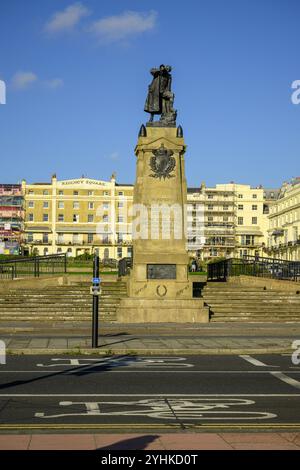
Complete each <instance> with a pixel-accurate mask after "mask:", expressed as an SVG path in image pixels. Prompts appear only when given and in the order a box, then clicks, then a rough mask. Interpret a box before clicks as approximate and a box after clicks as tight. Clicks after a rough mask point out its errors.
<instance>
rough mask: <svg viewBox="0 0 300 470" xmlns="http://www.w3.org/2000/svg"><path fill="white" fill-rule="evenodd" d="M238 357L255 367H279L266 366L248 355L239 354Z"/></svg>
mask: <svg viewBox="0 0 300 470" xmlns="http://www.w3.org/2000/svg"><path fill="white" fill-rule="evenodd" d="M239 357H241V358H242V359H245V361H247V362H250V364H252V365H254V366H257V367H279V366H269V365H268V364H265V363H264V362H261V361H259V360H258V359H255V358H254V357H252V356H249V355H248V354H240V355H239Z"/></svg>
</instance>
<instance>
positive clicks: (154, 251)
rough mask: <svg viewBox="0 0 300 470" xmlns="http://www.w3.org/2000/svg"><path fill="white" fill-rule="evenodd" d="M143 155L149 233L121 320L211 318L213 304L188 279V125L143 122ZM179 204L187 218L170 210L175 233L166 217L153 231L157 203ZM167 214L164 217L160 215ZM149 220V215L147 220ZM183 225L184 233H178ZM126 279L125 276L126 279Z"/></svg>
mask: <svg viewBox="0 0 300 470" xmlns="http://www.w3.org/2000/svg"><path fill="white" fill-rule="evenodd" d="M141 130H142V132H140V136H139V139H138V143H137V146H136V149H135V153H136V156H137V166H136V182H135V186H134V200H133V202H134V204H135V205H136V207H144V208H146V209H147V216H146V217H147V222H146V225H147V230H148V233H149V236H148V237H144V239H142V238H139V239H136V240H134V241H133V267H132V270H131V272H130V275H129V276H127V279H126V282H127V294H128V297H127V298H123V299H122V300H121V303H120V306H119V308H118V310H117V321H118V322H122V323H144V322H145V323H148V322H153V323H160V322H163V323H165V322H177V323H207V322H208V320H209V318H208V308H206V307H204V303H203V300H202V299H200V298H193V283H192V282H191V281H190V280H189V279H188V262H189V258H188V254H187V250H186V238H185V229H184V207H185V204H186V179H185V171H184V152H185V148H186V146H185V143H184V139H183V135H182V129H181V128H176V127H162V126H157V127H156V126H153V123H151V125H147V127H144V126H142V129H141ZM154 205H156V206H160V207H161V206H162V205H165V206H168V207H175V206H176V207H179V208H180V209H181V219H179V220H178V219H176V215H175V214H174V213H173V212H172V211H171V212H170V228H171V230H170V237H169V239H164V237H163V236H162V217H163V216H161V215H159V216H158V219H156V222H155V223H156V228H157V230H158V237H153V236H151V235H150V234H151V233H152V232H151V224H153V223H154V221H153V217H152V218H151V217H150V215H153V206H154ZM160 217H161V218H160ZM144 223H145V220H144ZM178 226H180V227H179V228H181V229H182V230H181V236H180V237H176V236H175V235H174V227H177V228H178ZM124 280H125V279H124Z"/></svg>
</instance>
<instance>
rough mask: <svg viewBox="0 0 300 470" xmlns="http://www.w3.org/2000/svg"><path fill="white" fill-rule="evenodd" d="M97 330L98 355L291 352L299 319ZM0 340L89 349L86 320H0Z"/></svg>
mask: <svg viewBox="0 0 300 470" xmlns="http://www.w3.org/2000/svg"><path fill="white" fill-rule="evenodd" d="M99 333H100V336H99V347H98V349H96V350H93V352H95V353H97V354H99V355H107V354H243V353H244V354H248V353H249V354H254V353H255V354H260V353H261V354H263V353H291V352H292V351H293V342H294V341H295V340H298V339H299V340H300V324H299V323H284V324H272V323H267V324H255V323H247V324H243V323H238V324H235V323H232V324H228V323H224V324H212V323H210V324H205V325H203V324H182V325H178V324H145V325H136V324H135V325H133V324H124V325H122V324H100V329H99ZM0 339H1V340H3V341H5V344H6V348H7V351H8V352H10V353H14V354H43V353H49V354H55V353H58V354H62V353H65V352H77V353H78V352H80V353H91V325H90V324H78V323H77V324H74V323H73V324H72V323H71V324H70V323H62V324H58V323H56V324H51V325H50V324H48V325H47V324H33V323H31V324H30V323H27V324H25V323H22V324H14V325H11V324H9V325H8V324H3V323H1V328H0Z"/></svg>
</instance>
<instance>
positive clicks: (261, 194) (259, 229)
mask: <svg viewBox="0 0 300 470" xmlns="http://www.w3.org/2000/svg"><path fill="white" fill-rule="evenodd" d="M276 197H277V194H276V191H272V190H271V191H265V190H264V189H263V188H262V187H257V188H252V187H250V186H249V185H246V184H235V183H230V184H217V185H216V186H215V187H206V186H205V184H204V183H202V184H201V186H200V188H189V189H188V202H189V208H188V210H189V212H188V217H187V218H188V224H189V229H188V232H189V240H188V242H189V250H190V251H191V252H193V253H194V254H198V256H200V257H201V258H202V259H204V260H207V259H211V258H214V257H233V256H237V257H241V256H244V255H252V256H255V255H259V256H261V255H264V252H265V248H266V243H267V230H268V213H269V205H270V203H271V202H272V201H273V200H274V199H275V198H276ZM197 217H202V220H203V237H202V240H201V241H202V243H201V241H200V244H198V246H197V243H196V244H195V233H194V231H193V226H194V227H196V226H197V223H196V220H197Z"/></svg>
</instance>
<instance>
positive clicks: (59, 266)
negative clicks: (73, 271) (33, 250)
mask: <svg viewBox="0 0 300 470" xmlns="http://www.w3.org/2000/svg"><path fill="white" fill-rule="evenodd" d="M66 272H67V256H66V254H65V253H62V254H57V255H47V256H33V257H24V258H23V257H18V258H13V259H7V260H6V259H4V260H0V279H15V278H23V277H40V276H43V275H54V274H63V273H66Z"/></svg>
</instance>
